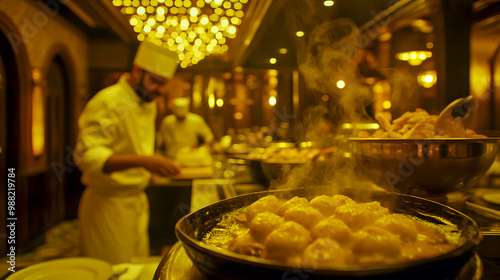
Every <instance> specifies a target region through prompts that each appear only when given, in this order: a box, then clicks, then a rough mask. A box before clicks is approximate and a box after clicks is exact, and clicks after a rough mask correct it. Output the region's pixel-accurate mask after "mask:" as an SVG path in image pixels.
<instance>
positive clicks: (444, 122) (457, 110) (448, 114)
mask: <svg viewBox="0 0 500 280" xmlns="http://www.w3.org/2000/svg"><path fill="white" fill-rule="evenodd" d="M475 102H476V100H475V98H474V96H472V95H469V96H467V97H464V98H459V99H457V100H455V101H453V102H451V103H450V104H448V106H446V108H444V109H443V111H441V113H440V114H439V117H438V120H437V122H436V126H435V128H434V132H435V133H436V135H442V136H446V137H451V138H462V137H465V135H466V134H465V125H466V122H467V121H468V120H470V119H471V117H472V114H473V111H474V105H475Z"/></svg>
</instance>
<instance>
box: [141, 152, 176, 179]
mask: <svg viewBox="0 0 500 280" xmlns="http://www.w3.org/2000/svg"><path fill="white" fill-rule="evenodd" d="M143 167H144V168H146V169H147V170H149V171H150V172H151V173H156V174H159V175H161V176H164V177H169V176H172V175H177V174H179V173H180V167H179V166H178V165H177V164H176V163H175V162H174V161H172V160H170V159H168V158H166V157H164V156H162V155H153V156H150V157H148V158H147V160H145V161H144V163H143Z"/></svg>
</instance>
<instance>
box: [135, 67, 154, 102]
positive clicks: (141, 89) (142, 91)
mask: <svg viewBox="0 0 500 280" xmlns="http://www.w3.org/2000/svg"><path fill="white" fill-rule="evenodd" d="M144 74H145V72H144V71H143V72H142V74H141V82H140V83H139V84H138V85H137V86H135V87H134V91H135V93H136V94H137V96H139V98H140V99H141V100H142V101H144V102H151V101H153V99H152V98H151V97H150V96H148V94H147V93H146V87H145V86H144Z"/></svg>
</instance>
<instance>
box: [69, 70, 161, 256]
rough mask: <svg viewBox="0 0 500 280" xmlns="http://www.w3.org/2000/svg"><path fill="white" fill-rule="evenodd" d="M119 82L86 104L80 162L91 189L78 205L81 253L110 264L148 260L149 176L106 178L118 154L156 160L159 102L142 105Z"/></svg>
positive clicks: (136, 171) (136, 172)
mask: <svg viewBox="0 0 500 280" xmlns="http://www.w3.org/2000/svg"><path fill="white" fill-rule="evenodd" d="M127 78H128V75H127V74H125V75H123V76H122V77H120V80H119V81H118V83H116V84H115V85H112V86H110V87H108V88H105V89H103V90H101V91H100V92H99V93H97V94H96V95H95V96H94V97H93V98H92V99H91V100H90V101H89V102H88V103H87V105H86V107H85V109H84V110H83V112H82V114H81V116H80V119H79V121H78V125H79V128H80V133H79V138H78V141H77V146H76V150H75V161H76V162H77V163H78V167H79V168H80V170H81V171H82V183H83V184H84V185H85V186H86V189H85V190H84V193H83V195H82V198H81V200H80V206H79V222H80V228H79V231H80V237H81V239H80V243H81V244H80V245H81V250H82V254H83V255H85V256H89V257H95V258H99V259H103V260H105V261H108V262H110V263H122V262H130V260H131V258H132V257H135V256H147V255H149V238H148V224H149V201H148V199H147V196H146V194H145V193H144V189H145V188H146V187H147V186H148V183H149V180H150V176H151V174H150V172H149V171H148V170H146V169H145V168H142V167H137V168H130V169H126V170H123V171H115V172H112V173H104V172H103V171H102V169H103V166H104V164H105V163H106V161H107V160H108V158H109V157H110V156H112V155H114V154H116V155H119V154H136V155H153V153H154V138H155V118H156V103H155V102H143V101H142V100H141V99H140V98H139V97H138V96H137V94H136V93H135V91H134V90H133V89H132V87H131V86H130V84H129V83H128V82H127Z"/></svg>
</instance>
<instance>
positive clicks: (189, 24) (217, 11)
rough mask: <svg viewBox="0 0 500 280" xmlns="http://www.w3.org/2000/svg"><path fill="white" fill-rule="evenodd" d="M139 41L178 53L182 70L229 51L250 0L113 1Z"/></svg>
mask: <svg viewBox="0 0 500 280" xmlns="http://www.w3.org/2000/svg"><path fill="white" fill-rule="evenodd" d="M112 3H113V5H114V6H116V7H117V8H118V9H119V10H120V12H121V13H122V14H124V15H127V16H129V18H128V20H129V23H130V25H131V26H132V27H133V30H134V31H135V32H136V33H138V34H137V39H138V40H139V41H143V40H149V41H152V42H153V43H156V44H157V45H163V46H165V47H168V48H169V49H170V50H172V51H176V52H177V53H178V54H179V59H181V60H182V61H181V62H182V63H181V67H187V66H191V65H194V64H196V63H198V62H199V61H201V60H202V59H204V58H205V57H206V56H209V55H213V54H223V53H225V52H227V50H228V48H229V47H228V46H227V39H231V38H235V37H236V33H237V31H238V27H237V26H238V25H240V24H241V22H242V18H243V16H244V14H245V13H244V7H245V4H247V3H248V0H239V1H236V0H230V1H229V0H133V1H131V0H113V1H112Z"/></svg>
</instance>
